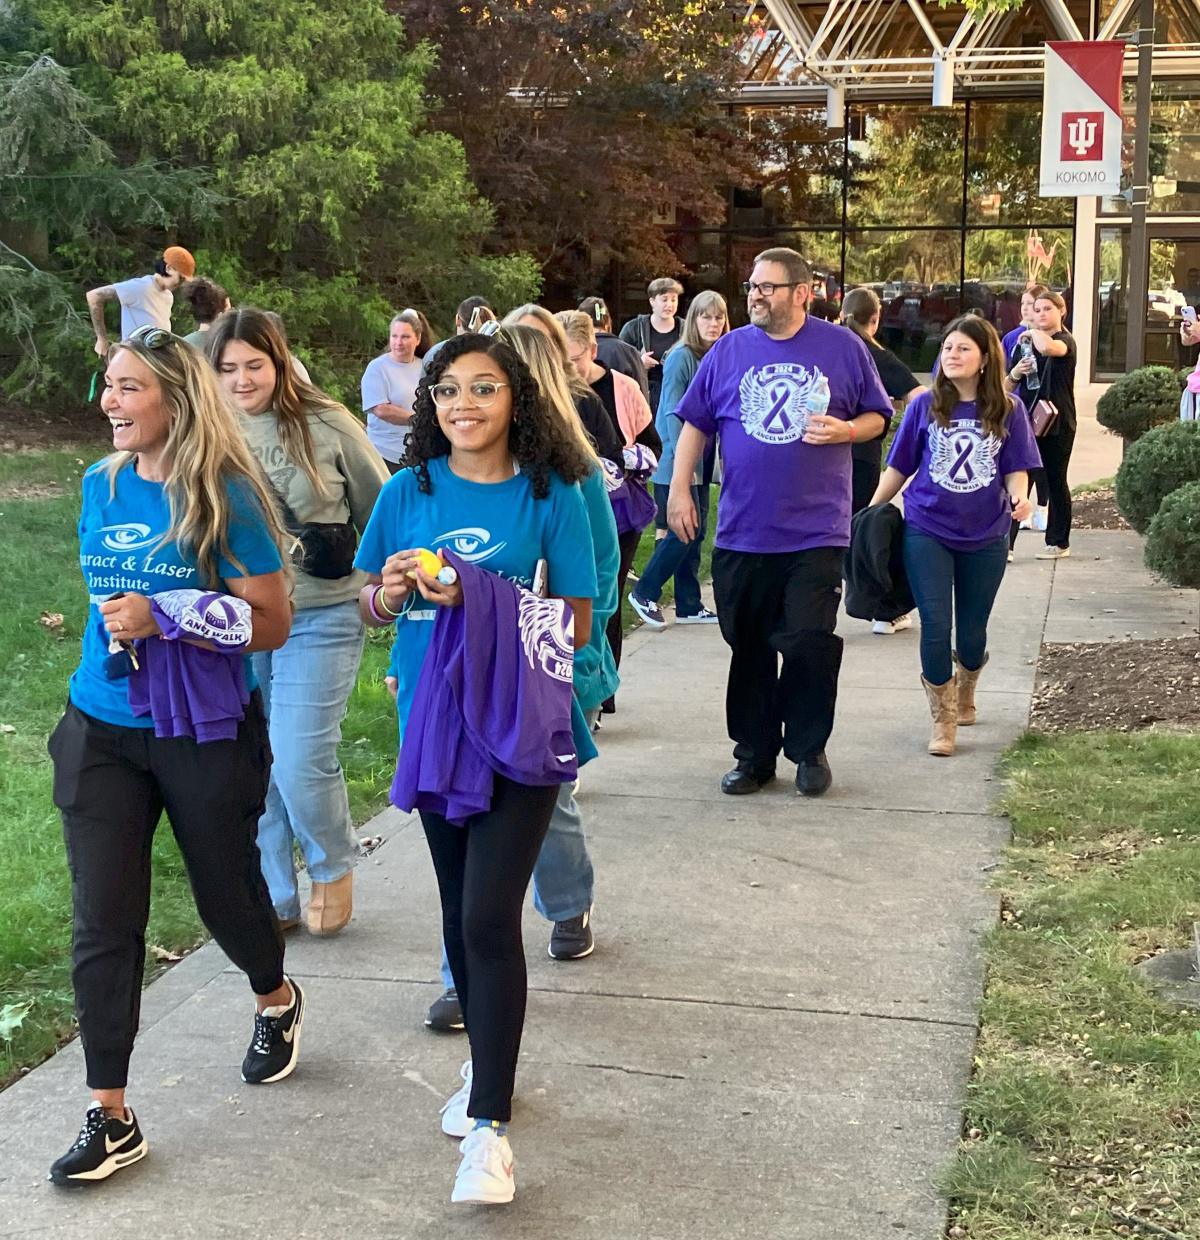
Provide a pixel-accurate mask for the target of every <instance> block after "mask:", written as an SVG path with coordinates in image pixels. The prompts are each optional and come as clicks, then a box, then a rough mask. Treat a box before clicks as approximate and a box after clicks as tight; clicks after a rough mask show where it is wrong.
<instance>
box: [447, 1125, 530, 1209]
mask: <svg viewBox="0 0 1200 1240" xmlns="http://www.w3.org/2000/svg"><path fill="white" fill-rule="evenodd" d="M458 1148H459V1149H460V1150H461V1151H462V1162H461V1163H459V1165H458V1174H457V1175H456V1176H455V1177H454V1191H453V1192H452V1193H451V1194H450V1200H451V1201H452V1202H455V1203H456V1204H468V1205H481V1206H502V1205H505V1204H507V1203H508V1202H510V1201H511V1200H512V1199H513V1197H515V1196H516V1193H517V1182H516V1180H515V1179H514V1178H513V1152H512V1146H511V1145H509V1143H508V1138H507V1137H505V1136H500V1135H498V1134H497V1133H496V1130H495V1129H494V1128H475V1129H473V1130H472V1131H471V1133H470V1134H469V1135H468V1136H467V1138H466V1139H465V1140H464V1141H463V1143H462V1144H461V1145H460V1146H459V1147H458Z"/></svg>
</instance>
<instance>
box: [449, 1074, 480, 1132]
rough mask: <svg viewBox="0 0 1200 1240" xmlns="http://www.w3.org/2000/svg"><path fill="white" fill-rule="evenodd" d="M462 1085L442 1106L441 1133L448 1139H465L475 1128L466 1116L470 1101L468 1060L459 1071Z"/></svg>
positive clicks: (470, 1119) (473, 1122) (472, 1121)
mask: <svg viewBox="0 0 1200 1240" xmlns="http://www.w3.org/2000/svg"><path fill="white" fill-rule="evenodd" d="M458 1074H459V1076H461V1077H462V1079H463V1083H462V1085H461V1087H460V1088H459V1089H457V1090H456V1091H455V1092H454V1093H453V1094H451V1095H450V1097H449V1098H447V1099H446V1101H445V1104H444V1105H443V1106H442V1131H443V1132H444V1133H445V1134H446V1136H448V1137H459V1138H461V1137H466V1136H469V1135H470V1133H471V1129H472V1128H474V1127H475V1121H474V1120H473V1119H472V1118H471V1117H470V1116H469V1115H468V1114H467V1103H469V1102H470V1101H471V1061H470V1060H469V1059H468V1060H467V1062H466V1063H465V1064H463V1066H462V1067H461V1068H460V1069H459V1073H458Z"/></svg>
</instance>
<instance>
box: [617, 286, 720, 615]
mask: <svg viewBox="0 0 1200 1240" xmlns="http://www.w3.org/2000/svg"><path fill="white" fill-rule="evenodd" d="M728 330H729V310H728V308H727V307H726V305H725V298H724V297H722V296H721V294H720V293H715V292H713V291H712V290H711V289H705V290H704V291H703V292H701V293H697V294H696V296H695V297H693V298H692V304H691V305H690V306H689V307H688V312H687V318H686V319H685V320H684V325H683V335H682V336H681V337H680V339H679V343H678V344H677V345H676V346H675V347H674V348H673V349H671V350H670V352H669V353H668V354H667V356H666V358H665V359H664V361H663V386H662V397H661V399H660V400H659V402H658V414H657V416H656V418H655V420H654V421H655V427H656V429H657V430H658V434H659V437H660V438H661V439H662V444H663V450H662V453H661V454H660V456H659V458H658V469H657V470H656V471H655V473H654V497H655V501H656V502H657V504H658V511H659V515H660V517H661V518H662V521H663V523H664V524H665V523H666V515H667V498H668V496H669V495H670V491H671V474H672V471H673V470H674V468H675V445H676V443H677V442H678V440H679V435H680V432H681V431H682V430H683V423H682V422H681V421H680V420H679V419H678V418H677V417H676V416H675V408H676V406H677V405H678V404H679V402H680V401H681V400H682V399H683V395H684V393H685V392H686V391H687V389H688V385H689V384H690V383H691V381H692V380H693V379H694V378H695V377H696V369H697V367H699V365H700V360H701V358H703V357H704V355H705V354H706V353H707V352H708V350H709V349H711V348H712V346H713V345H714V344H716V342H717V341H718V340H720V338H721V337H722V336H723V335H724V334H725V333H726V332H727V331H728ZM692 499H693V502H694V503H695V505H696V513H697V518H698V525H697V530H696V537H695V539H694V540H693V541H692V542H691V543H682V542H680V541H679V539H678V538H677V537H676V536H675V534H673V533H672V532H671V531H670V530H668V531H667V534H666V537H665V538H662V539H659V541H658V542H656V543H655V546H654V554H653V555H651V557H650V560H649V562H648V563H647V564H646V567H645V568H644V569H643V570H642V575H641V579H640V580H639V581H638V583H637V585H636V586H635V587H634V588H633V589H632V590H631V591H630V592H629V605H630V606H631V607H632V608H633V610H634V611H635V612H637V614H638V615H639V616H640V617H641V618H642V620H643V621H644V622H645V623H646V624H647V625H648V626H649V627H650V628H652V629H662V628H665V627H666V624H667V621H666V618H665V617H664V616H663V613H662V608H661V607H659V605H658V600H659V599H660V598H661V597H662V591H663V587H664V586H665V585H666V583H667V582H668V581H669V580H670V578H671V577H672V575H673V576H674V578H675V622H676V623H677V624H716V623H717V613H716V612H715V611H709V609H708V608H707V607H705V606H704V601H703V599H702V598H701V596H700V552H701V549H702V547H703V544H704V535H705V531H706V530H707V527H708V504H709V487H708V484H707V482H705V480H704V474H703V465H702V466H701V469H700V471H699V472H698V473H697V475H696V478H695V481H694V483H693V487H692Z"/></svg>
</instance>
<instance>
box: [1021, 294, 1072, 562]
mask: <svg viewBox="0 0 1200 1240" xmlns="http://www.w3.org/2000/svg"><path fill="white" fill-rule="evenodd" d="M1066 313H1067V303H1066V302H1065V301H1064V300H1063V298H1062V297H1060V296H1059V295H1058V294H1057V293H1054V292H1051V291H1050V290H1046V291H1045V292H1042V293H1040V294H1039V295H1038V296H1037V297H1036V298H1035V300H1034V303H1033V326H1032V327H1031V328H1029V329H1028V332H1027V333H1026V334H1027V335H1028V336H1029V338H1030V339H1031V340H1032V342H1033V354H1032V356H1030V357H1022V358H1021V359H1020V360H1019V361H1016V362H1014V363H1013V364H1012V365H1011V366H1010V367H1009V370H1008V374H1007V376H1006V378H1005V387H1006V390H1008V391H1010V392H1015V393H1016V394H1017V395H1018V396H1019V397H1020V398H1021V403H1022V404H1023V405H1024V407H1025V408H1026V409H1028V410H1032V409H1033V408H1034V406H1035V404H1036V403H1037V402H1038V401H1039V400H1048V401H1050V402H1051V403H1052V404H1054V405H1055V406H1056V407H1057V409H1058V417H1056V418H1055V419H1054V421H1053V423H1052V424H1051V425H1050V427H1049V429H1048V430H1047V431H1046V433H1045V434H1044V435H1042V436H1041V437H1040V438H1039V439H1038V448H1039V449H1040V451H1041V460H1042V468H1043V469H1044V470H1045V471H1046V492H1047V498H1048V500H1049V502H1050V511H1049V512H1048V513H1047V516H1046V546H1045V548H1044V549H1043V550H1042V551H1039V552H1038V553H1037V556H1036V557H1035V558H1036V559H1039V560H1063V559H1066V557H1067V556H1069V555H1070V554H1071V487H1070V485H1069V483H1068V482H1067V470H1068V468H1069V467H1070V464H1071V450H1072V448H1074V446H1075V430H1076V425H1077V419H1076V414H1075V358H1076V348H1075V337H1074V336H1072V335H1071V333H1070V332H1069V331H1067V330H1066V328H1065V327H1064V326H1063V319H1064V317H1065V316H1066ZM1035 370H1036V371H1037V376H1038V380H1039V386H1038V387H1037V388H1036V389H1031V388H1030V387H1029V384H1028V382H1027V379H1028V376H1029V375H1031V374H1032V373H1033V372H1034V371H1035Z"/></svg>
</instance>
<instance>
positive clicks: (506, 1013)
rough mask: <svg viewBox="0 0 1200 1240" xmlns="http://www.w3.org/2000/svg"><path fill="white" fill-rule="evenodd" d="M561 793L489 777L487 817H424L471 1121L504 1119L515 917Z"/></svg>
mask: <svg viewBox="0 0 1200 1240" xmlns="http://www.w3.org/2000/svg"><path fill="white" fill-rule="evenodd" d="M558 790H559V786H558V785H557V784H554V785H552V786H550V787H548V788H531V787H527V786H526V785H524V784H517V783H513V781H512V780H510V779H504V778H503V777H501V776H499V775H497V776H496V783H495V792H494V794H493V797H492V808H491V809H490V810H488V811H487V812H486V813H484V814H476V815H474V816H473V817H472V818H468V819H467V823H466V825H465V826H462V827H456V826H454V825H453V824H452V823H449V822H447V821H446V819H445V818H443V817H442V816H441V814H430V813H425V812H424V811H422V813H421V825H422V826H423V827H424V828H425V838H426V840H427V841H428V842H429V852H430V855H431V856H432V857H433V868H434V871H435V872H436V874H437V881H438V891H439V892H440V893H441V898H442V937H443V941H444V942H445V944H446V956H447V957H448V959H449V961H450V972H451V973H452V974H453V975H454V986H455V989H456V990H457V991H458V1000H459V1002H460V1003H461V1004H462V1010H463V1020H464V1021H465V1023H466V1026H467V1035H468V1037H469V1038H470V1040H471V1100H470V1102H469V1103H468V1104H467V1114H468V1115H469V1116H471V1117H472V1118H473V1119H492V1120H496V1121H498V1122H499V1123H507V1122H508V1121H509V1119H511V1118H512V1096H513V1084H514V1082H515V1080H516V1076H517V1054H518V1052H519V1051H520V1049H521V1031H522V1030H523V1029H524V1027H525V998H526V991H527V980H526V974H525V946H524V944H523V943H522V941H521V910H522V909H523V908H524V906H525V892H526V891H527V890H528V889H529V880H530V877H531V876H532V874H533V867H534V864H535V863H536V862H537V859H538V853H539V852H540V851H541V848H542V841H543V840H544V839H545V838H546V830H547V828H548V827H549V826H550V815H551V814H552V813H553V812H554V803H555V801H556V800H557V799H558Z"/></svg>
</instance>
